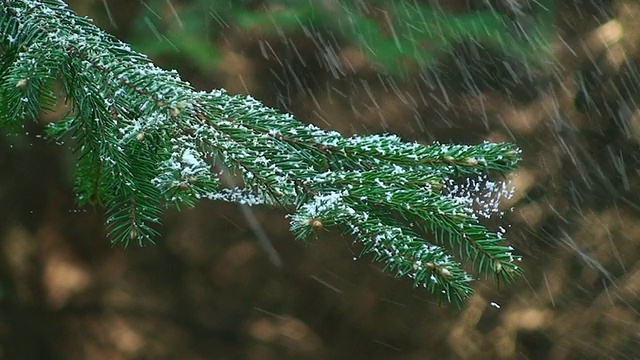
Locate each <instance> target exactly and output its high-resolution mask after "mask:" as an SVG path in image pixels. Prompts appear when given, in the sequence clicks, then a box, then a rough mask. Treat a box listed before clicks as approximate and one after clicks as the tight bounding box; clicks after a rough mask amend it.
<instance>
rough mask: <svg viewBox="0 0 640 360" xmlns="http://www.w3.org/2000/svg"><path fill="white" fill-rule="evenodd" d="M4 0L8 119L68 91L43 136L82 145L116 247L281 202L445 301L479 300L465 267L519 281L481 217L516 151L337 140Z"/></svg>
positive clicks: (489, 210) (0, 71)
mask: <svg viewBox="0 0 640 360" xmlns="http://www.w3.org/2000/svg"><path fill="white" fill-rule="evenodd" d="M0 3H1V4H2V5H3V6H2V8H1V9H0V51H1V57H0V125H2V126H3V127H4V128H6V129H16V128H19V127H20V126H21V125H22V124H23V123H24V121H25V120H26V119H30V118H31V119H34V118H37V117H38V115H39V113H40V112H41V111H43V110H45V111H46V110H47V109H49V108H51V107H52V106H54V105H55V104H56V96H55V87H54V85H55V84H56V82H59V83H60V84H61V88H62V91H63V94H64V97H65V100H66V104H67V106H68V112H67V115H66V116H64V118H63V119H61V120H60V121H58V122H56V123H54V124H52V125H51V126H49V128H48V132H49V135H50V136H51V137H52V138H56V139H61V140H64V139H66V140H69V142H71V143H73V144H74V149H75V152H76V153H77V158H78V163H77V164H78V165H77V172H76V186H75V192H76V194H77V199H78V202H79V203H80V204H87V203H97V204H101V205H103V206H104V207H105V208H106V211H107V220H106V223H107V229H108V235H109V237H110V239H111V241H112V243H113V244H120V243H121V244H124V245H125V246H127V245H129V244H130V243H131V242H135V243H137V244H138V245H141V246H142V245H144V244H145V243H147V242H153V239H154V238H155V237H156V236H157V235H158V234H157V227H156V225H157V224H159V223H160V216H161V214H162V212H163V210H164V209H165V208H166V207H168V206H175V207H177V208H181V207H191V206H194V205H195V204H196V203H197V202H198V201H199V200H200V199H213V200H224V201H231V202H235V203H241V204H247V205H258V204H266V205H271V206H277V207H279V208H281V209H283V210H285V211H287V212H289V215H288V218H289V220H290V223H291V230H292V232H293V233H294V234H295V236H296V238H298V239H310V238H313V237H315V236H317V234H318V232H319V231H320V230H322V229H325V228H333V227H336V228H339V229H342V230H343V231H344V232H345V233H347V234H349V235H351V236H353V237H354V238H355V240H356V242H358V243H360V244H361V245H362V254H367V253H371V254H373V258H374V260H376V261H380V262H382V263H384V265H385V270H387V271H389V272H391V273H393V274H394V275H396V276H408V277H410V278H412V279H413V282H414V285H415V286H422V287H425V288H427V289H428V290H430V291H431V292H433V293H436V294H439V295H441V298H442V299H444V300H445V301H448V302H452V301H453V302H457V303H461V302H463V301H464V299H466V298H468V297H469V296H470V295H471V293H472V289H471V287H470V286H469V283H470V282H471V281H473V280H474V278H473V277H472V276H471V275H469V274H468V273H467V272H466V271H465V268H466V264H467V263H470V264H472V265H473V267H474V268H475V270H476V271H477V272H479V273H481V274H485V275H493V276H494V277H495V278H496V279H497V280H499V281H503V282H505V283H509V282H511V281H512V280H513V279H514V278H515V277H516V276H517V275H518V274H520V272H521V269H520V268H519V267H518V266H517V265H515V264H514V261H515V260H519V257H517V256H515V255H513V249H512V248H511V247H509V246H505V245H503V243H504V237H503V235H504V231H490V230H489V229H488V228H487V227H486V226H484V225H483V224H482V223H481V220H482V218H483V217H489V216H491V215H495V214H497V215H498V216H500V215H501V212H500V211H499V210H498V208H497V204H498V200H499V197H500V196H501V195H508V191H506V188H505V187H504V186H501V185H500V184H499V183H495V182H493V181H491V180H489V179H488V178H487V176H486V174H487V173H506V172H509V171H511V170H513V169H515V167H516V164H517V162H518V161H519V154H520V150H519V149H518V148H517V147H515V146H514V145H512V144H508V143H499V144H493V143H488V142H485V143H482V144H478V145H450V144H438V143H436V144H431V145H422V144H419V143H415V142H405V141H403V140H402V139H401V138H399V137H398V136H395V135H389V134H384V135H369V136H352V137H344V136H342V135H341V134H339V133H337V132H335V131H326V130H322V129H320V128H318V127H316V126H313V125H306V124H302V123H300V122H298V121H297V120H295V119H294V118H293V117H292V116H291V115H289V114H282V113H279V112H278V111H276V110H274V109H271V108H268V107H266V106H264V105H263V104H261V103H260V102H259V101H257V100H255V99H253V98H251V97H250V96H232V95H229V94H227V93H226V92H225V91H224V90H213V91H211V92H197V91H195V90H194V89H193V88H192V87H191V85H190V84H188V83H187V82H185V81H183V80H181V79H180V77H179V76H178V74H177V73H176V72H175V71H166V70H162V69H159V68H157V67H156V66H155V65H153V63H152V62H151V61H150V60H149V59H148V58H147V57H145V56H144V55H142V54H139V53H137V52H135V51H133V50H132V49H130V48H129V46H127V45H126V44H123V43H122V42H120V41H118V40H116V39H115V38H113V37H112V36H110V35H108V34H106V33H105V32H103V31H101V30H100V29H98V28H96V27H95V26H94V25H92V24H91V22H90V21H89V20H87V19H84V18H80V17H78V16H76V15H75V14H74V13H73V12H72V11H71V10H69V9H68V8H67V7H66V5H65V4H64V3H63V2H62V1H59V0H40V1H36V0H0ZM229 177H231V178H234V179H236V180H237V181H232V182H229V181H226V180H225V179H228V178H229ZM229 184H231V185H229ZM233 184H236V185H233ZM453 249H458V250H459V257H460V259H459V260H456V259H455V258H454V257H453V256H452V255H450V254H449V252H450V251H451V250H453Z"/></svg>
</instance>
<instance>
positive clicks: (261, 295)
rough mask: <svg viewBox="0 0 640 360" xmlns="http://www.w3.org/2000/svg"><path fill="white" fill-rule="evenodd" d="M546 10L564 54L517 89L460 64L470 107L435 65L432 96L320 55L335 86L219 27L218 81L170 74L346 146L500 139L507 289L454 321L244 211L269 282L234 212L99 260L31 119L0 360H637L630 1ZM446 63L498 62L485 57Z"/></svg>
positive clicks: (12, 154)
mask: <svg viewBox="0 0 640 360" xmlns="http://www.w3.org/2000/svg"><path fill="white" fill-rule="evenodd" d="M80 3H83V2H80ZM84 3H85V4H86V3H89V2H84ZM98 3H99V2H98ZM132 3H133V2H132ZM562 3H563V5H562V6H560V10H559V13H558V17H557V22H558V31H559V33H560V34H562V35H563V37H564V39H565V42H566V43H567V44H568V45H569V46H570V47H571V48H572V49H573V52H572V51H570V50H568V48H567V46H564V45H563V44H562V42H560V41H558V44H557V46H556V47H555V54H556V59H557V61H556V62H555V63H554V64H553V65H552V66H549V68H548V69H545V71H540V72H538V73H537V74H536V76H535V77H534V78H533V80H531V81H528V82H525V81H524V80H522V81H520V82H516V83H514V84H513V85H508V81H507V79H506V78H505V77H500V78H498V79H497V80H492V79H490V78H489V77H487V76H486V75H484V78H483V75H482V73H481V72H479V74H477V77H475V78H474V82H475V83H476V84H478V85H479V88H480V90H481V93H480V94H474V93H472V92H469V91H468V89H465V88H464V86H461V84H462V82H461V81H460V76H461V75H460V74H461V72H460V70H459V69H455V68H454V67H453V66H451V67H449V68H445V69H444V70H443V71H444V72H445V74H446V77H445V78H443V82H444V87H442V88H437V89H430V88H429V87H428V86H426V85H425V84H424V82H422V81H421V80H419V79H418V80H415V81H414V80H411V81H408V82H400V81H396V82H395V85H397V90H393V89H392V86H391V84H392V82H393V80H391V79H385V80H384V81H381V80H380V78H379V77H378V74H377V73H376V72H375V71H374V70H372V69H371V68H370V64H369V63H368V61H367V60H366V59H365V58H363V57H362V56H360V55H359V53H358V52H357V51H356V50H354V49H352V48H349V47H347V46H345V47H341V48H339V49H338V50H339V53H338V55H339V57H340V59H341V61H343V63H346V62H347V61H349V62H350V63H351V64H353V65H354V69H355V72H351V73H349V74H347V75H346V76H345V77H343V78H341V79H339V80H336V79H335V78H334V77H333V76H332V75H331V73H330V72H329V71H327V70H326V69H323V68H322V66H321V64H320V63H318V62H317V61H314V59H315V56H316V49H315V48H314V46H313V43H312V42H310V40H309V39H307V38H305V37H304V36H297V37H296V36H293V35H292V36H291V39H293V40H294V41H295V44H296V47H297V49H298V52H300V53H301V54H302V56H303V57H304V58H305V59H307V61H306V62H305V64H306V67H305V66H303V65H302V64H301V63H300V62H299V61H298V62H297V60H296V59H297V54H296V53H295V52H294V51H292V50H293V49H292V48H291V45H287V44H285V43H283V42H282V41H281V39H280V38H277V37H265V36H262V37H261V36H260V34H255V33H239V32H237V31H235V32H234V31H229V32H228V34H226V35H225V36H224V41H222V40H220V43H219V44H218V45H219V47H220V51H222V54H223V60H222V63H221V65H220V67H219V69H218V71H217V72H216V73H215V74H209V75H207V74H204V75H203V74H194V73H192V72H191V71H192V70H193V69H192V68H191V67H190V65H189V64H187V63H185V64H184V68H183V69H182V71H183V74H184V76H185V78H190V79H192V81H193V82H194V84H195V85H196V86H198V87H201V88H210V87H214V86H218V87H225V88H227V89H229V90H230V91H231V92H243V93H244V92H248V93H250V94H252V95H254V96H255V97H257V98H259V99H262V100H264V101H265V102H266V103H268V104H270V105H272V106H280V107H281V108H284V107H287V108H288V109H289V110H290V111H292V112H293V113H294V114H296V115H297V117H298V118H299V119H302V120H303V121H309V122H314V123H316V124H318V125H320V126H322V127H324V128H334V129H338V130H340V131H341V132H343V133H344V134H351V133H365V132H382V131H390V132H395V133H399V134H401V135H402V136H404V137H406V138H407V139H411V140H420V141H424V142H430V141H432V140H435V139H438V140H440V141H441V142H447V141H455V142H478V141H482V140H484V139H489V140H505V141H514V142H516V143H517V144H518V145H519V146H520V147H522V149H523V150H524V161H523V163H522V166H521V168H520V169H519V170H518V171H517V172H516V173H515V174H514V175H513V176H512V179H513V181H514V184H515V185H516V187H517V190H518V192H517V194H516V197H515V198H514V199H513V204H512V205H514V206H515V210H514V211H513V213H511V214H510V215H509V216H508V218H507V222H508V223H510V224H512V225H513V226H512V228H511V229H510V231H509V233H508V238H509V240H510V241H511V242H512V243H513V244H514V246H515V247H516V248H517V249H518V250H519V251H520V253H521V254H523V255H524V258H525V260H524V263H523V266H524V268H525V271H526V273H525V277H524V278H523V279H521V280H519V281H518V282H517V283H515V284H513V285H512V286H509V287H506V288H501V289H497V288H496V287H495V285H494V284H492V283H491V282H489V281H480V282H477V283H476V285H475V287H476V289H477V293H476V295H475V296H474V297H473V298H472V299H471V300H470V301H469V302H468V304H467V306H466V307H465V308H463V309H461V310H459V309H456V308H454V307H452V306H442V305H438V304H437V302H435V301H434V299H433V298H432V297H431V296H430V294H428V293H426V292H424V291H422V290H419V289H418V290H415V289H413V288H412V287H411V285H410V283H409V281H405V280H397V279H393V278H391V277H389V276H387V275H385V274H382V273H381V271H380V268H379V267H378V266H376V265H372V264H370V263H369V259H366V258H365V259H361V260H359V261H353V256H354V255H353V253H352V252H353V251H357V247H356V246H354V245H353V244H352V242H351V240H350V239H348V238H343V237H340V236H339V235H337V234H327V236H323V237H322V238H321V239H320V240H319V241H318V242H315V243H314V244H312V245H310V246H304V244H301V243H297V242H295V241H294V240H293V236H292V235H291V234H290V233H289V232H288V229H287V222H286V220H285V219H284V217H283V216H284V214H283V213H279V212H276V211H272V210H265V209H255V215H256V216H257V217H258V219H259V220H260V222H261V224H263V226H264V227H265V230H266V232H267V233H268V235H269V237H270V238H271V239H272V241H273V245H274V247H275V248H276V249H277V251H278V252H279V253H280V255H281V256H282V259H283V266H282V268H277V267H275V266H273V265H272V264H271V263H270V262H269V260H268V257H267V256H266V255H265V254H264V252H263V251H262V250H261V248H260V246H259V245H258V242H257V240H256V237H255V235H254V233H253V232H252V231H251V230H250V228H249V227H248V226H247V225H246V224H247V223H246V220H245V219H244V217H243V216H242V213H241V211H240V209H239V208H238V207H237V206H235V205H233V204H221V203H202V204H200V205H199V206H198V207H197V208H196V209H194V210H192V211H186V212H183V213H175V212H170V213H168V214H167V215H166V217H165V226H164V228H163V234H164V237H163V238H162V239H161V240H160V241H159V244H158V245H157V246H153V247H147V248H142V249H130V250H129V251H124V250H123V249H121V248H110V246H109V244H108V241H107V240H106V239H105V237H104V230H103V227H102V220H103V218H102V214H101V212H100V209H92V208H83V209H77V207H76V206H75V205H74V202H73V195H72V193H71V188H72V179H71V175H70V174H72V160H71V157H70V154H69V153H68V151H66V150H65V147H63V146H57V145H54V144H50V143H47V142H45V141H43V140H41V139H39V138H38V137H37V136H36V135H34V134H37V133H39V132H40V131H41V130H40V128H39V127H38V126H36V125H33V126H31V128H32V129H30V130H31V132H30V135H28V136H27V137H16V136H3V137H1V138H0V173H1V174H3V175H2V176H1V177H0V359H25V360H31V359H69V360H74V359H260V360H262V359H425V358H426V359H431V358H433V359H442V358H453V359H457V358H460V359H603V358H611V359H635V358H640V325H639V324H640V312H639V309H640V298H639V293H640V262H639V261H638V259H639V258H640V246H639V244H640V221H639V220H640V202H639V201H638V199H639V196H638V194H639V193H640V173H639V171H638V169H640V167H638V163H639V155H640V152H638V145H639V143H640V110H638V108H637V107H636V105H635V104H636V103H638V102H639V101H640V95H639V92H638V88H639V85H638V83H639V79H638V72H639V69H640V67H639V66H638V65H639V64H640V52H639V50H638V45H639V44H640V41H639V38H640V27H639V26H638V25H637V19H638V18H640V4H638V3H637V2H636V1H632V0H618V1H613V0H612V1H600V2H599V3H600V5H598V6H590V5H589V4H590V2H588V1H582V2H580V3H581V4H582V5H581V6H582V8H581V12H580V13H581V14H582V15H581V17H580V16H578V15H577V14H578V12H577V10H576V8H575V7H574V5H572V4H575V3H579V1H577V0H576V1H564V2H562ZM123 4H124V2H123ZM83 6H85V7H87V6H89V5H83ZM122 6H125V5H122ZM114 7H115V8H117V5H112V9H113V8H114ZM74 8H76V9H78V11H80V12H81V13H82V12H83V11H85V13H91V11H93V13H92V14H96V13H99V12H100V11H101V8H100V7H99V6H97V5H96V7H95V9H93V10H91V9H88V8H82V6H78V7H74ZM599 9H606V10H607V12H606V13H605V14H603V13H601V12H600V11H599ZM122 13H123V14H124V15H123V17H122V18H118V19H120V20H119V21H125V20H123V19H124V17H125V16H132V15H131V14H132V12H126V11H123V12H122ZM99 24H102V25H104V26H107V24H108V22H106V21H105V22H99ZM120 31H122V32H123V33H126V31H127V30H126V29H122V28H121V29H120ZM619 37H621V40H620V41H617V42H615V40H616V39H618V38H619ZM221 39H222V37H221ZM260 41H269V42H270V45H271V46H272V47H273V48H274V49H275V51H276V53H277V54H279V55H280V56H281V58H280V59H279V60H280V61H283V62H284V63H288V64H291V65H292V66H291V69H292V70H291V72H288V73H287V71H289V70H285V69H283V68H282V67H281V66H280V65H279V61H278V60H277V59H275V58H269V59H265V58H264V57H263V56H262V55H261V53H260V51H259V50H256V49H258V48H259V42H260ZM459 53H460V54H458V55H459V56H464V57H465V58H466V59H467V61H469V62H470V63H472V64H474V66H477V67H481V66H494V68H493V71H500V69H503V68H501V67H500V64H503V63H501V62H499V61H496V56H492V55H488V54H484V55H482V59H479V58H474V57H473V55H472V53H473V52H471V51H463V50H460V51H459ZM160 61H161V62H162V60H161V59H160ZM479 64H483V65H479ZM487 64H489V65H487ZM516 70H518V69H516ZM520 70H522V69H520ZM274 73H275V74H277V75H278V78H280V79H284V81H283V82H278V81H275V80H274V78H275V75H273V74H274ZM579 76H582V77H583V78H584V79H587V80H586V83H587V85H588V88H589V91H588V94H589V95H590V96H591V98H592V100H593V101H591V102H589V101H586V100H585V99H586V97H585V96H584V94H585V93H584V92H581V91H580V88H579V86H578V78H579ZM295 77H298V78H299V79H303V81H305V82H306V85H305V86H304V87H303V88H296V85H295V81H294V78H295ZM207 79H210V81H208V80H207ZM512 82H513V81H512ZM492 85H493V86H492ZM303 89H304V91H302V90H303ZM445 92H446V94H447V96H446V97H447V98H448V99H449V103H448V104H447V103H446V101H445V100H444V99H445V94H444V93H445ZM274 94H283V96H278V95H274ZM374 100H375V101H374ZM491 302H495V303H497V304H500V308H499V309H498V308H496V307H494V306H491Z"/></svg>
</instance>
